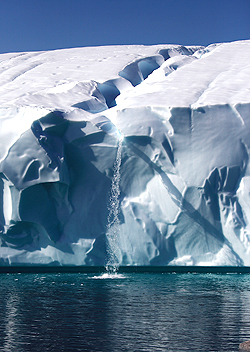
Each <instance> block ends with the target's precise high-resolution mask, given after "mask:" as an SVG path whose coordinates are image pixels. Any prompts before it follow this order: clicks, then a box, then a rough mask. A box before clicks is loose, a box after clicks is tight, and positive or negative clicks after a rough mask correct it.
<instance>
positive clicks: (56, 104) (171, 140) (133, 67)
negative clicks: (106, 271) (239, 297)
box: [0, 40, 250, 266]
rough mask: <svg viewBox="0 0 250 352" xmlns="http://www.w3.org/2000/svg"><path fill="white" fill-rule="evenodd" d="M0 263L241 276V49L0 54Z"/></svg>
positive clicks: (246, 196)
mask: <svg viewBox="0 0 250 352" xmlns="http://www.w3.org/2000/svg"><path fill="white" fill-rule="evenodd" d="M0 62H1V65H0V146H1V147H0V265H2V266H9V265H55V266H57V265H86V266H96V265H105V263H106V262H107V252H108V243H107V242H108V240H107V231H108V217H109V214H108V213H109V197H110V189H111V185H112V178H113V176H114V163H115V160H116V156H117V148H118V143H119V140H120V138H121V136H122V148H121V164H120V169H119V172H120V175H119V183H120V184H119V187H120V189H119V192H118V207H119V213H118V214H117V216H118V217H119V223H118V227H119V235H118V238H117V248H116V256H117V259H118V261H119V265H162V266H165V265H190V266H249V265H250V163H249V152H250V79H249V77H250V41H247V40H245V41H236V42H230V43H216V44H211V45H209V46H208V47H202V46H187V47H185V46H182V45H165V44H164V45H152V46H143V45H123V46H104V47H85V48H74V49H61V50H54V51H43V52H42V51H40V52H23V53H6V54H1V55H0Z"/></svg>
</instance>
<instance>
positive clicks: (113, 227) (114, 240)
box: [106, 135, 123, 273]
mask: <svg viewBox="0 0 250 352" xmlns="http://www.w3.org/2000/svg"><path fill="white" fill-rule="evenodd" d="M122 142H123V137H122V136H121V135H120V138H119V140H118V146H117V154H116V159H115V163H114V175H113V178H112V184H111V190H110V197H109V204H108V211H109V214H108V225H107V233H106V236H107V240H108V248H107V254H108V258H107V263H106V270H107V271H108V272H109V273H116V272H117V270H118V268H119V226H120V221H119V212H120V206H119V195H120V179H121V174H120V168H121V154H122V153H121V152H122Z"/></svg>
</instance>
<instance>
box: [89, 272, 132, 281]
mask: <svg viewBox="0 0 250 352" xmlns="http://www.w3.org/2000/svg"><path fill="white" fill-rule="evenodd" d="M91 279H101V280H102V279H126V276H124V275H122V274H118V273H104V274H102V275H95V276H93V277H91Z"/></svg>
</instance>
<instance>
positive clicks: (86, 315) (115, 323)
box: [0, 273, 250, 352]
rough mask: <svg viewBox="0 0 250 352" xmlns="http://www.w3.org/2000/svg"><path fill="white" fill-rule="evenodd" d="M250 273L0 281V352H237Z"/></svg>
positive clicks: (12, 277)
mask: <svg viewBox="0 0 250 352" xmlns="http://www.w3.org/2000/svg"><path fill="white" fill-rule="evenodd" d="M249 339H250V275H249V274H229V275H227V274H195V273H185V274H174V273H123V274H122V273H121V274H119V273H118V274H112V275H108V274H103V273H100V274H94V273H92V274H91V273H89V274H86V273H47V274H43V273H39V274H32V273H29V274H25V273H22V274H17V273H15V274H14V273H13V274H0V351H4V352H8V351H13V352H22V351H37V352H38V351H43V352H44V351H53V352H54V351H69V352H71V351H72V352H73V351H88V352H91V351H98V352H102V351H105V352H106V351H107V352H119V351H150V352H151V351H153V352H156V351H175V352H182V351H193V352H194V351H199V352H203V351H204V352H209V351H216V352H218V351H228V352H229V351H230V352H232V351H238V350H239V348H238V346H239V343H240V342H242V341H245V340H249Z"/></svg>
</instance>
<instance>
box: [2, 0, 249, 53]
mask: <svg viewBox="0 0 250 352" xmlns="http://www.w3.org/2000/svg"><path fill="white" fill-rule="evenodd" d="M0 32H1V36H0V53H4V52H15V51H34V50H35V51H36V50H51V49H59V48H69V47H81V46H96V45H114V44H146V45H147V44H183V45H193V44H197V45H208V44H210V43H214V42H225V41H234V40H240V39H250V0H0Z"/></svg>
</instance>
